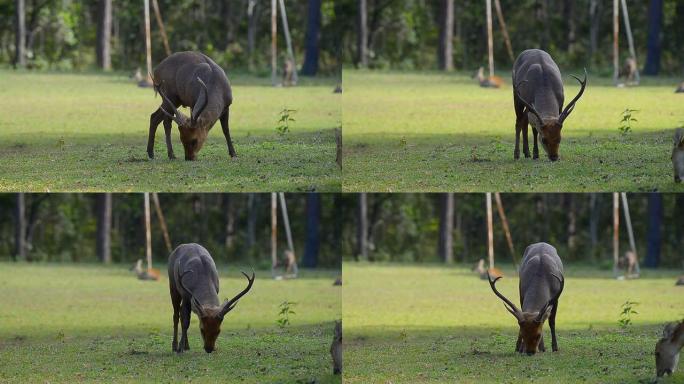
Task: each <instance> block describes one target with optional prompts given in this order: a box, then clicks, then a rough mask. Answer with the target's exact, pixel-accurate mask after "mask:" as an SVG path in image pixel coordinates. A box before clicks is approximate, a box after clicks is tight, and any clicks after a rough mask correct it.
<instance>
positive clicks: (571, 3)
mask: <svg viewBox="0 0 684 384" xmlns="http://www.w3.org/2000/svg"><path fill="white" fill-rule="evenodd" d="M563 14H564V18H565V21H566V22H567V23H568V28H567V30H568V34H567V41H566V46H565V48H566V50H567V51H568V53H570V54H572V53H574V52H575V40H576V38H577V23H576V22H575V0H564V2H563Z"/></svg>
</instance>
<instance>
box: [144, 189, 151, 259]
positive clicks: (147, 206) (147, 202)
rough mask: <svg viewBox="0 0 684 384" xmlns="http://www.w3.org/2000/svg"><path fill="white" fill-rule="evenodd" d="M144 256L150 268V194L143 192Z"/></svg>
mask: <svg viewBox="0 0 684 384" xmlns="http://www.w3.org/2000/svg"><path fill="white" fill-rule="evenodd" d="M144 208H145V258H146V259H147V269H148V270H150V269H151V268H152V228H151V224H150V194H149V193H148V192H145V207H144Z"/></svg>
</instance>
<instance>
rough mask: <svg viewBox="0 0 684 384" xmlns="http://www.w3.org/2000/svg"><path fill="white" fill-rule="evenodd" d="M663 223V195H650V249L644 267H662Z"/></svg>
mask: <svg viewBox="0 0 684 384" xmlns="http://www.w3.org/2000/svg"><path fill="white" fill-rule="evenodd" d="M662 222H663V195H661V194H660V193H649V194H648V237H647V238H648V248H647V253H646V260H645V261H644V266H645V267H646V268H658V266H659V265H660V247H661V243H662V235H661V228H662Z"/></svg>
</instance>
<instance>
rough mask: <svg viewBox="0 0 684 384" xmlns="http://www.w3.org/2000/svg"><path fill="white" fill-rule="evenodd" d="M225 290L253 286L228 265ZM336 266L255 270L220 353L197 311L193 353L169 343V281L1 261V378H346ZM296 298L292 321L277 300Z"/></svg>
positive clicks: (114, 270) (118, 271)
mask: <svg viewBox="0 0 684 384" xmlns="http://www.w3.org/2000/svg"><path fill="white" fill-rule="evenodd" d="M220 275H221V277H220V282H221V292H220V294H219V297H220V298H224V297H228V296H230V297H232V295H233V294H234V293H237V292H239V290H241V289H242V288H244V286H245V278H244V277H242V275H240V274H239V272H238V270H237V269H236V268H229V269H228V268H222V270H221V273H220ZM335 276H336V273H335V272H333V271H318V272H304V273H303V276H302V277H301V278H300V279H297V280H288V281H274V280H272V279H271V278H270V272H268V271H257V279H256V281H255V283H254V287H253V288H252V291H251V292H250V293H249V294H248V295H247V296H245V297H244V298H243V299H241V300H240V303H239V304H238V306H237V307H236V308H235V309H234V310H233V311H232V312H231V313H230V314H229V315H227V316H226V319H225V321H224V322H223V327H222V331H223V332H221V335H220V336H219V339H218V340H217V342H216V346H217V349H216V351H215V352H214V353H212V354H208V353H205V352H204V350H203V348H202V341H201V336H200V333H199V327H198V325H197V324H198V323H197V317H196V316H195V315H194V314H193V316H192V322H191V324H190V329H189V331H188V337H189V341H190V351H188V352H186V353H184V354H182V355H176V354H175V353H173V352H172V351H171V340H172V334H173V325H172V314H173V311H172V308H171V301H170V298H169V293H168V279H166V278H163V279H162V281H160V282H143V281H139V280H137V279H136V278H135V276H134V275H132V273H130V272H128V271H127V269H126V268H125V267H124V266H115V267H109V268H105V267H101V266H67V265H44V264H43V265H22V264H18V265H17V264H9V263H2V264H1V265H0V292H2V294H1V295H0V362H2V363H0V382H3V383H10V382H16V383H26V382H41V383H42V382H51V383H58V382H69V383H71V382H80V381H85V382H104V383H109V382H157V383H158V382H178V381H189V380H192V381H193V382H206V383H215V382H228V381H230V382H242V383H270V382H278V383H283V382H288V383H289V382H307V383H308V382H311V381H313V380H318V381H317V382H321V383H328V382H337V383H339V382H340V379H339V377H334V376H333V375H332V363H331V359H330V354H329V352H328V350H329V348H330V343H331V341H332V336H333V320H335V319H339V318H340V316H341V304H340V303H341V290H340V288H339V287H333V286H332V282H333V280H334V277H335ZM285 300H289V301H294V302H297V304H296V306H295V307H294V310H295V312H296V314H295V315H292V316H291V318H290V320H291V325H290V326H288V327H286V328H285V329H280V328H279V327H278V326H277V325H276V319H277V318H278V316H277V315H278V305H279V304H280V303H281V302H283V301H285Z"/></svg>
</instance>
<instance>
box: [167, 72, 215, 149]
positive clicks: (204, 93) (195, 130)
mask: <svg viewBox="0 0 684 384" xmlns="http://www.w3.org/2000/svg"><path fill="white" fill-rule="evenodd" d="M197 82H198V84H199V86H198V87H199V96H198V97H197V101H196V102H195V105H194V106H193V108H192V113H191V115H190V118H188V117H187V116H185V115H184V114H183V112H180V111H179V110H178V109H176V106H175V104H174V103H172V102H171V101H170V100H169V99H168V98H167V97H166V95H165V94H164V92H163V91H162V90H161V89H158V90H159V94H160V95H161V96H162V97H163V98H164V101H165V103H164V104H162V106H161V110H162V112H164V114H165V115H166V116H168V117H170V118H172V119H173V121H175V122H176V124H178V130H179V131H180V139H181V143H183V149H184V150H185V160H195V158H197V152H199V150H200V149H201V148H202V145H204V141H205V140H206V139H207V134H208V133H209V128H210V127H211V126H210V124H209V123H208V122H206V121H204V120H203V119H201V118H200V114H201V113H202V111H204V109H205V108H206V107H207V101H208V99H209V91H208V90H207V85H206V84H204V81H202V79H200V78H199V77H198V78H197ZM167 109H169V110H170V112H169V111H168V110H167ZM212 123H213V122H212Z"/></svg>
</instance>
